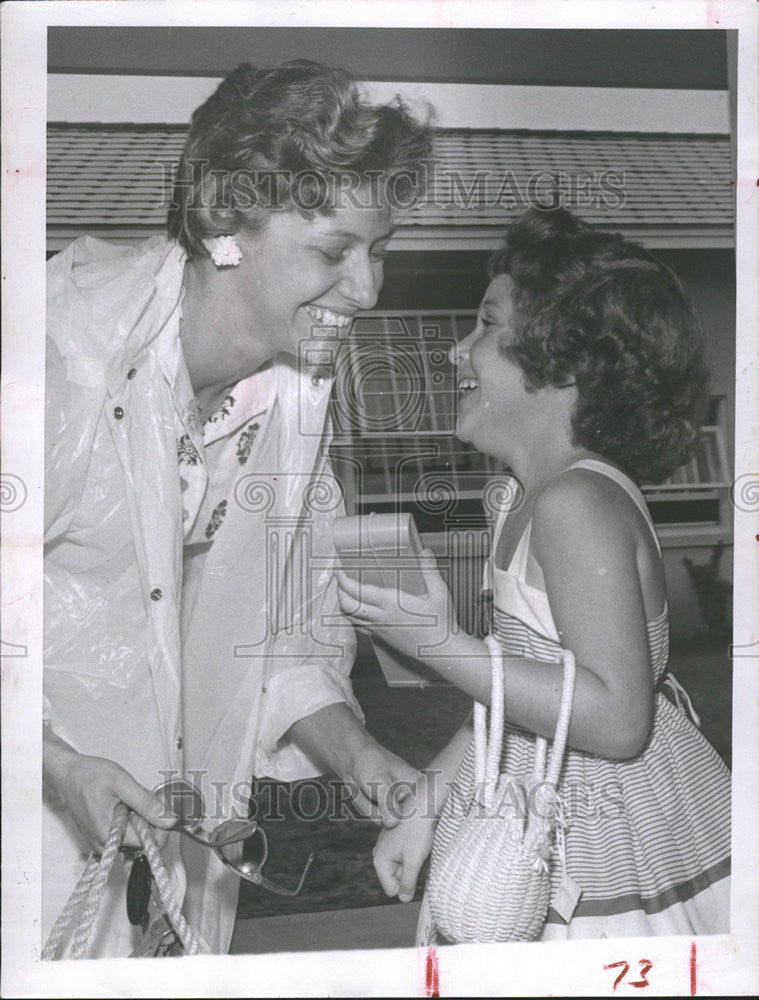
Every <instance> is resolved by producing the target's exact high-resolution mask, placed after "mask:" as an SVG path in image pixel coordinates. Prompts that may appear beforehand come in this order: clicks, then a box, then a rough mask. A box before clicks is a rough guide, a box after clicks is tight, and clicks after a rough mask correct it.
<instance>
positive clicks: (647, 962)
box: [604, 958, 654, 991]
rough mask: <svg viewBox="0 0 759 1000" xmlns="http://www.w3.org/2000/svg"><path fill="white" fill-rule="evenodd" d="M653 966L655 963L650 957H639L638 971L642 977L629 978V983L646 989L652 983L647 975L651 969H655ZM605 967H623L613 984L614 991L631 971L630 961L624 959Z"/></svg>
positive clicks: (640, 988)
mask: <svg viewBox="0 0 759 1000" xmlns="http://www.w3.org/2000/svg"><path fill="white" fill-rule="evenodd" d="M653 967H654V963H653V962H652V961H651V959H650V958H639V959H638V973H639V975H640V979H636V980H631V979H628V981H627V985H628V986H634V987H635V988H636V989H639V990H642V989H645V988H646V986H650V985H651V984H650V983H649V981H648V979H647V978H646V976H647V975H648V973H649V972H650V971H651V969H653ZM604 969H621V970H622V971H621V972H620V973H619V975H618V976H617V978H616V979H615V980H614V985H613V986H612V991H614V990H616V988H617V987H618V986H619V984H620V983H621V982H622V980H623V979H624V978H625V976H626V975H627V973H628V972H629V971H630V963H629V962H625V961H622V962H610V963H609V965H605V966H604Z"/></svg>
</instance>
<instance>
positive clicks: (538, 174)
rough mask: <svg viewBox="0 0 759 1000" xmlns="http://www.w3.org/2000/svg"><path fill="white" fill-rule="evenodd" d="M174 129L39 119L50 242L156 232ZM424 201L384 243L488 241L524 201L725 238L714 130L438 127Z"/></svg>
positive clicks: (722, 169)
mask: <svg viewBox="0 0 759 1000" xmlns="http://www.w3.org/2000/svg"><path fill="white" fill-rule="evenodd" d="M184 138H185V129H184V128H172V127H170V126H163V125H161V126H158V125H156V126H145V125H108V124H93V125H69V124H51V125H49V126H48V175H47V199H48V248H49V249H50V250H58V249H60V248H61V247H63V246H65V245H66V244H67V243H68V242H69V241H70V240H71V239H72V238H74V237H75V236H78V235H82V234H84V233H88V234H90V235H95V236H102V237H105V238H111V239H115V240H118V241H121V242H131V241H135V240H140V239H144V238H145V237H146V236H150V235H153V234H154V233H158V232H161V231H162V229H163V226H164V222H165V218H166V211H167V208H168V202H169V196H170V192H171V176H172V168H173V166H174V165H175V164H176V162H177V160H178V159H179V155H180V153H181V150H182V146H183V143H184ZM435 153H436V163H435V167H434V168H433V170H432V171H431V174H430V185H429V190H428V194H427V198H426V201H425V202H424V203H423V204H422V205H420V206H418V207H417V208H416V209H415V210H414V211H413V212H412V213H411V214H410V216H409V217H408V218H407V219H406V220H405V221H404V223H403V225H402V226H401V227H400V228H399V230H398V231H397V233H396V235H395V237H394V238H393V242H392V244H391V246H390V249H391V250H393V249H397V250H419V249H424V250H433V249H440V250H461V249H472V250H489V249H492V248H493V247H495V246H497V245H498V244H499V242H500V238H501V235H502V232H503V227H504V225H505V224H507V223H508V222H509V221H510V220H511V219H513V218H514V217H515V216H516V215H518V214H519V213H520V212H521V211H523V209H524V208H525V207H526V205H527V204H529V203H535V202H537V203H540V204H545V205H550V204H557V203H561V204H563V205H565V206H566V207H567V208H570V209H572V210H574V211H577V213H578V214H580V215H581V216H582V217H583V218H585V219H586V220H587V221H588V222H590V223H591V224H594V225H596V224H597V225H598V226H599V227H603V228H609V229H614V230H619V231H621V232H623V233H624V234H625V235H626V236H628V237H630V238H634V239H639V240H641V241H642V242H644V243H646V244H648V245H649V246H659V247H666V246H671V247H726V246H732V245H733V191H734V188H733V186H732V176H731V174H732V167H731V154H730V141H729V138H728V137H727V136H723V135H690V134H688V135H681V134H673V133H666V134H651V133H625V132H614V133H610V132H607V133H597V132H528V131H506V130H491V129H487V130H484V129H472V130H467V129H451V130H440V131H439V132H438V133H437V134H436V137H435Z"/></svg>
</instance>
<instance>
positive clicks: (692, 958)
mask: <svg viewBox="0 0 759 1000" xmlns="http://www.w3.org/2000/svg"><path fill="white" fill-rule="evenodd" d="M697 968H698V966H697V965H696V942H695V941H693V942H692V943H691V946H690V995H691V996H692V997H694V996H695V995H696V970H697Z"/></svg>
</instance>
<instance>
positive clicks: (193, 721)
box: [43, 238, 361, 955]
mask: <svg viewBox="0 0 759 1000" xmlns="http://www.w3.org/2000/svg"><path fill="white" fill-rule="evenodd" d="M184 259H185V258H184V255H183V252H182V250H181V249H180V248H179V247H178V246H177V245H176V244H174V243H171V242H169V241H167V240H165V239H163V238H155V239H152V240H149V241H148V242H147V243H145V244H143V245H141V246H140V247H138V248H136V249H135V248H130V249H124V248H122V247H116V246H112V245H110V244H107V243H103V242H101V241H98V240H92V239H84V240H78V241H77V242H76V243H74V244H72V246H70V247H69V248H68V249H67V250H66V251H64V252H63V253H61V254H59V255H58V256H57V257H55V258H53V260H51V261H50V264H49V265H48V268H49V270H48V334H49V337H48V341H49V343H48V359H47V360H48V374H47V383H46V462H47V464H46V501H45V515H46V516H45V523H46V535H45V609H44V610H45V705H46V722H47V724H49V725H50V726H51V727H52V728H53V730H54V731H55V732H56V733H58V735H60V736H61V737H62V738H63V739H65V740H66V741H67V742H69V743H70V744H71V745H72V746H73V747H74V748H75V749H76V750H78V751H79V752H81V753H84V754H90V755H95V756H99V757H104V758H108V759H110V760H113V761H116V762H117V763H119V764H121V765H122V766H123V767H124V768H126V770H127V771H129V772H130V773H131V774H132V775H133V776H134V778H135V779H136V780H137V781H139V782H141V783H142V784H143V785H145V786H146V787H148V788H154V787H155V786H156V785H158V784H159V783H160V782H161V781H163V780H166V778H168V777H173V776H178V775H184V776H185V777H188V778H189V779H190V780H192V781H193V782H194V784H195V785H196V786H197V787H198V788H200V790H201V792H202V793H203V795H204V798H205V800H206V812H207V815H208V816H209V820H210V822H209V825H210V826H213V825H215V824H216V823H217V822H220V821H221V820H222V819H224V818H226V817H228V816H230V815H233V814H240V813H244V812H245V809H246V805H247V797H248V794H249V791H250V779H251V777H252V776H253V775H254V774H255V775H256V776H263V775H268V776H271V777H275V778H279V779H281V780H293V779H296V778H303V777H309V776H312V775H314V774H316V773H318V768H317V767H316V766H315V764H314V762H312V761H311V760H309V759H308V757H306V756H305V755H304V754H303V753H302V752H301V751H300V750H299V749H298V748H297V747H296V746H295V745H293V744H292V743H291V742H289V741H288V739H287V736H286V733H287V730H288V729H289V727H290V726H291V725H292V723H293V722H295V721H296V720H298V719H300V718H303V717H305V716H307V715H310V714H311V713H313V712H315V711H317V710H318V709H320V708H322V707H324V706H325V705H328V704H332V703H335V702H341V701H343V702H346V703H348V704H349V705H350V706H351V707H352V709H353V710H354V711H355V712H356V714H357V715H359V717H360V715H361V713H360V709H359V707H358V705H357V703H356V702H355V699H354V698H353V694H352V691H351V686H350V681H349V679H348V675H349V672H350V668H351V666H352V662H353V658H354V654H355V641H354V637H353V633H352V630H351V629H350V628H349V627H348V626H347V624H346V622H345V620H344V619H343V618H342V617H341V616H340V614H339V610H338V607H337V599H336V586H335V582H334V580H333V575H332V569H333V564H334V553H333V549H332V540H331V523H332V519H333V518H334V516H335V515H336V514H338V513H341V512H342V497H341V494H340V490H339V487H338V486H337V483H336V482H335V480H334V478H333V476H332V474H331V471H330V467H329V464H328V461H327V454H326V451H327V445H328V440H329V430H328V418H327V404H328V399H329V393H330V382H329V379H325V378H322V377H319V376H317V375H314V374H312V373H310V372H301V371H298V370H297V368H296V366H295V364H294V362H293V361H292V359H288V358H286V357H285V356H280V357H278V358H276V359H275V360H274V362H273V363H272V364H270V365H269V366H267V367H266V368H265V369H264V370H262V371H261V372H259V373H257V374H256V375H254V376H251V377H250V378H248V379H246V380H244V381H243V382H241V383H239V384H238V386H235V387H234V388H233V389H232V390H231V391H230V395H229V397H228V399H227V401H225V404H226V408H225V407H222V411H221V412H220V414H217V415H216V420H215V421H214V420H213V419H212V421H211V422H209V423H207V424H206V425H205V427H203V426H201V424H200V420H199V417H198V414H197V408H196V406H195V403H194V399H193V393H192V389H191V386H190V382H189V377H188V374H187V370H186V367H185V364H184V360H183V357H182V352H181V347H180V342H179V321H180V316H181V312H180V308H181V287H182V274H183V266H184ZM230 399H231V400H232V404H234V405H232V404H229V400H230ZM188 456H189V458H188ZM183 462H184V465H183V464H182V463H183ZM274 832H276V831H274ZM180 840H181V841H182V843H181V844H180ZM188 845H189V846H190V847H192V848H193V850H191V851H190V850H188V849H187V847H188ZM86 857H87V854H86V848H85V847H84V845H83V843H82V841H81V839H80V837H79V835H78V834H77V832H76V829H75V828H74V826H73V823H72V822H71V820H70V818H69V817H68V815H67V814H66V812H65V811H64V810H63V809H62V807H61V805H60V804H59V803H58V802H56V800H55V797H54V795H51V794H48V793H46V799H45V804H44V809H43V935H46V934H47V931H48V930H49V928H50V926H51V924H52V922H53V921H54V920H55V918H56V916H57V914H58V912H59V911H60V910H61V909H62V907H63V905H64V903H65V901H66V899H67V898H68V895H69V893H70V891H71V889H72V888H73V886H74V884H75V882H76V879H77V878H78V876H79V874H80V873H81V870H82V868H83V866H84V864H85V861H86ZM165 857H166V859H167V862H168V864H169V867H170V871H171V872H172V877H173V880H174V883H175V886H176V889H177V892H178V894H179V895H180V898H183V899H184V909H185V915H186V916H187V917H188V919H189V920H190V922H191V923H192V925H193V926H194V927H195V929H196V930H198V931H199V932H200V933H201V934H202V935H203V937H204V938H205V939H206V941H207V942H208V943H209V944H210V945H211V947H212V948H213V949H214V950H215V951H219V952H224V951H226V950H227V949H228V946H229V941H230V938H231V933H232V929H233V926H234V917H235V909H236V903H237V894H238V888H239V884H238V879H237V876H235V875H234V874H232V873H231V872H229V871H228V870H226V869H224V868H223V866H222V865H221V863H220V862H218V861H217V859H216V858H215V857H213V856H212V855H210V852H208V851H206V850H204V849H202V848H199V849H198V848H195V847H194V845H191V844H190V842H189V841H187V840H186V839H185V838H180V837H179V835H178V834H172V835H171V837H170V841H169V846H168V848H167V850H166V852H165ZM117 868H119V871H118V872H116V873H115V874H114V876H113V878H112V885H111V886H110V887H109V893H108V895H107V897H106V899H105V901H104V903H103V904H102V905H101V908H100V912H99V917H98V923H97V925H96V935H95V940H94V944H95V951H94V953H95V954H96V955H106V954H129V952H130V951H131V950H132V948H133V947H135V946H136V944H137V943H138V936H139V932H135V931H134V929H133V928H131V927H130V925H129V924H128V922H127V919H126V915H125V904H124V886H125V879H126V866H125V865H121V864H119V865H117ZM43 940H44V937H43Z"/></svg>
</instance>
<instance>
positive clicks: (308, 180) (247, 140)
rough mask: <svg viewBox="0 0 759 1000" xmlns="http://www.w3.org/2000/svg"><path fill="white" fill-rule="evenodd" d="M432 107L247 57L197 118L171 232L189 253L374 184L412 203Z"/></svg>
mask: <svg viewBox="0 0 759 1000" xmlns="http://www.w3.org/2000/svg"><path fill="white" fill-rule="evenodd" d="M425 114H426V120H425V121H418V120H417V119H416V118H415V117H413V116H412V114H411V113H410V111H409V110H408V109H407V107H406V106H405V105H404V104H403V103H402V102H401V101H400V99H396V100H395V101H394V102H393V103H392V104H389V105H372V104H370V103H368V102H367V101H366V100H365V99H364V98H363V97H362V94H361V91H360V90H359V87H358V84H357V82H356V80H355V79H354V78H353V77H352V76H351V75H350V74H349V73H347V72H346V71H344V70H342V69H336V68H333V67H329V66H323V65H321V64H320V63H315V62H311V61H307V60H296V61H293V62H288V63H284V64H282V65H280V66H276V67H274V68H271V69H258V68H256V67H254V66H252V65H250V64H249V63H243V64H242V65H240V66H238V67H237V69H235V70H234V71H233V72H232V73H230V74H229V76H227V77H226V79H225V80H224V81H223V82H222V83H221V84H220V85H219V87H218V89H217V90H216V92H215V93H214V94H213V95H212V96H211V97H209V99H208V100H207V101H206V102H205V103H204V104H202V105H201V106H200V107H199V108H198V109H197V110H196V111H195V113H194V114H193V116H192V124H191V126H190V131H189V134H188V136H187V141H186V144H185V148H184V152H183V154H182V158H181V161H180V163H179V167H178V170H177V174H176V179H175V184H174V196H173V199H172V205H171V207H170V210H169V217H168V230H169V235H170V236H171V237H173V238H174V239H176V240H178V241H179V242H180V243H181V244H182V246H183V247H184V249H185V250H186V251H187V253H188V254H189V255H190V256H191V257H192V256H196V255H198V254H202V253H204V252H205V250H204V247H203V244H202V240H203V239H204V238H207V237H209V236H217V235H222V234H229V233H235V232H238V231H239V230H241V229H247V230H249V231H255V230H256V229H260V228H261V227H262V226H264V225H265V223H266V220H267V218H268V213H269V212H270V211H276V210H286V209H291V208H297V209H300V210H301V211H302V212H304V213H305V214H307V215H308V214H310V213H313V212H314V211H316V212H324V213H329V212H330V211H331V209H332V208H333V207H334V205H335V204H336V200H337V199H338V198H341V197H353V199H354V203H355V204H367V192H369V193H370V195H371V198H372V199H373V200H372V202H371V203H372V204H374V203H376V200H377V199H382V198H385V199H387V203H388V204H389V205H390V206H391V208H400V209H403V208H410V207H412V206H413V204H414V203H415V201H416V200H417V198H418V197H419V196H420V195H421V193H422V191H423V187H424V180H425V175H426V170H425V167H426V162H427V160H428V159H429V157H430V149H431V136H432V127H431V111H430V109H429V108H428V109H427V110H426V112H425ZM359 188H360V191H359Z"/></svg>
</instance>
